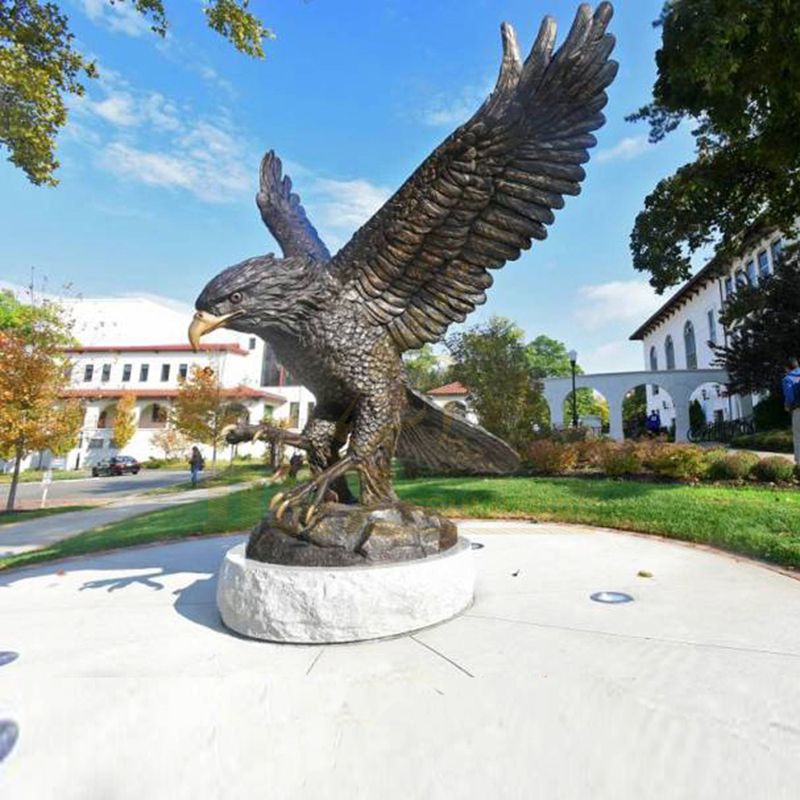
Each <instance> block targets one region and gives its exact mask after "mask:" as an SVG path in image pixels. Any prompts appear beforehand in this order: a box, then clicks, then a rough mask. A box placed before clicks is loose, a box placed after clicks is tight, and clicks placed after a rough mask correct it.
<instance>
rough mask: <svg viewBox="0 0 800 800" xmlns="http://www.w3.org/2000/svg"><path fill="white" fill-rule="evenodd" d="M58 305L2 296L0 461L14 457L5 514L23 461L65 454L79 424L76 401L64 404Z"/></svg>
mask: <svg viewBox="0 0 800 800" xmlns="http://www.w3.org/2000/svg"><path fill="white" fill-rule="evenodd" d="M71 341H72V337H71V334H70V328H69V323H68V321H66V320H65V319H64V317H63V315H62V314H61V312H60V309H59V307H58V306H57V305H55V304H53V303H49V302H44V303H41V304H39V305H34V304H26V303H22V302H20V301H19V300H18V299H17V298H16V297H15V296H14V295H13V294H12V293H10V292H6V291H3V292H0V457H2V458H13V459H14V460H15V464H14V474H13V476H12V480H11V486H10V488H9V492H8V500H7V505H6V507H7V509H8V510H12V509H13V508H14V502H15V499H16V492H17V484H18V481H19V471H20V465H21V462H22V459H23V458H25V456H27V455H28V454H30V453H32V452H35V451H36V450H50V451H51V452H53V453H56V454H60V453H65V452H67V451H68V450H69V449H70V448H71V447H72V446H73V445H74V444H75V442H76V440H77V438H78V431H79V430H80V426H81V423H82V421H83V408H82V407H81V405H80V403H79V402H78V401H77V400H68V399H65V394H66V390H67V389H68V388H69V375H68V370H69V366H70V365H69V360H68V358H67V356H66V354H65V353H64V346H65V345H67V344H69V343H71Z"/></svg>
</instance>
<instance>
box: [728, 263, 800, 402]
mask: <svg viewBox="0 0 800 800" xmlns="http://www.w3.org/2000/svg"><path fill="white" fill-rule="evenodd" d="M720 321H721V322H722V324H723V325H724V326H725V328H726V329H727V330H728V332H729V335H728V342H727V346H725V345H721V346H718V347H717V348H715V349H716V353H717V358H718V361H719V362H720V363H721V364H722V365H723V366H724V367H725V369H726V370H727V371H728V375H729V376H730V384H729V388H730V390H731V391H733V392H736V393H737V394H749V393H750V392H766V391H774V392H776V393H778V394H779V395H782V393H781V390H780V380H781V378H782V377H783V373H784V366H785V364H786V361H787V360H788V359H789V358H790V357H795V358H797V357H798V356H800V258H799V257H798V252H797V249H796V248H793V249H792V250H790V251H789V252H787V253H786V257H785V258H783V259H782V261H781V263H780V264H779V265H778V268H777V269H776V270H775V273H774V274H772V275H770V276H768V277H766V278H762V279H761V282H760V283H759V285H758V287H749V286H742V287H740V288H739V289H738V290H737V291H736V294H734V295H733V296H732V297H731V298H729V299H728V301H727V302H726V303H725V307H724V308H723V311H722V314H721V315H720Z"/></svg>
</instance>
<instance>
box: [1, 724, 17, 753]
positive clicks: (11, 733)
mask: <svg viewBox="0 0 800 800" xmlns="http://www.w3.org/2000/svg"><path fill="white" fill-rule="evenodd" d="M18 738H19V726H18V725H17V723H16V722H14V721H13V720H10V719H0V764H2V763H3V761H4V759H5V757H6V756H7V755H8V754H9V753H10V752H11V751H12V750H13V749H14V745H15V744H16V743H17V739H18Z"/></svg>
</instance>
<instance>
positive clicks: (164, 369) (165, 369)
mask: <svg viewBox="0 0 800 800" xmlns="http://www.w3.org/2000/svg"><path fill="white" fill-rule="evenodd" d="M161 380H162V381H168V380H169V364H162V365H161Z"/></svg>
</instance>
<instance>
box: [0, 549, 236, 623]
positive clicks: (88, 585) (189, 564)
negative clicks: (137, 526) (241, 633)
mask: <svg viewBox="0 0 800 800" xmlns="http://www.w3.org/2000/svg"><path fill="white" fill-rule="evenodd" d="M244 538H245V537H244V536H221V537H220V536H215V537H213V538H208V539H188V540H187V539H184V540H181V541H180V542H176V543H172V544H164V545H158V546H154V547H140V548H135V549H130V550H120V551H116V552H110V553H105V554H99V555H96V556H87V557H84V558H80V559H76V560H74V561H66V562H53V563H52V564H45V565H42V566H39V567H31V568H28V569H24V568H23V569H20V570H15V571H13V572H11V573H9V574H5V575H2V574H0V589H2V588H6V589H11V588H13V586H14V585H15V584H19V583H22V582H24V581H27V580H34V579H37V578H41V577H42V576H47V575H54V574H55V575H58V576H59V577H64V576H68V575H70V574H72V573H78V572H95V573H98V572H100V573H103V574H104V575H107V577H99V578H98V577H95V578H92V579H91V580H87V581H84V582H83V583H81V584H80V585H78V586H77V587H76V588H77V591H79V592H85V591H89V592H109V593H110V592H118V591H124V590H126V589H130V588H132V587H137V586H139V587H145V588H147V589H149V590H151V591H155V592H159V591H162V590H163V589H165V588H167V587H166V584H165V579H166V578H169V577H170V576H172V575H185V576H187V578H188V577H191V576H192V575H196V577H195V579H194V580H192V581H191V582H189V583H188V584H187V585H186V586H184V587H183V588H181V589H176V590H174V591H173V592H172V594H173V595H174V597H175V602H174V603H173V608H174V609H175V611H177V613H178V614H180V615H181V616H182V617H183V618H184V619H187V620H189V621H190V622H193V623H195V624H197V625H203V626H204V627H206V628H211V629H212V630H215V631H225V632H228V631H227V628H225V627H224V626H223V625H222V622H221V621H220V618H219V612H218V611H217V602H216V590H217V570H218V569H219V565H220V563H221V562H222V557H223V555H224V554H225V553H226V552H227V551H228V550H229V549H230V548H231V547H233V546H234V545H236V544H238V543H239V542H240V541H244ZM186 545H191V555H190V558H187V556H188V555H189V554H188V553H187V548H186ZM142 570H147V571H146V572H144V573H143V572H142Z"/></svg>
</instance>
